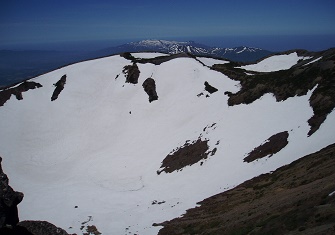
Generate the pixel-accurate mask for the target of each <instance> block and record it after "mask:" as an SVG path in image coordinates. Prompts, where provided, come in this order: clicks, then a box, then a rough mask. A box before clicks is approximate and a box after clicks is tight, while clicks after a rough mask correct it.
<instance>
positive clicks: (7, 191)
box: [0, 157, 68, 235]
mask: <svg viewBox="0 0 335 235" xmlns="http://www.w3.org/2000/svg"><path fill="white" fill-rule="evenodd" d="M1 162H2V158H1V157H0V234H1V235H7V234H8V235H68V233H67V232H66V231H65V230H64V229H61V228H58V227H56V226H55V225H53V224H51V223H49V222H47V221H21V222H19V215H18V209H17V205H18V204H19V203H20V202H21V201H22V199H23V196H24V195H23V193H21V192H16V191H14V190H13V188H12V187H11V186H9V180H8V177H7V175H6V174H5V173H4V172H3V170H2V167H1Z"/></svg>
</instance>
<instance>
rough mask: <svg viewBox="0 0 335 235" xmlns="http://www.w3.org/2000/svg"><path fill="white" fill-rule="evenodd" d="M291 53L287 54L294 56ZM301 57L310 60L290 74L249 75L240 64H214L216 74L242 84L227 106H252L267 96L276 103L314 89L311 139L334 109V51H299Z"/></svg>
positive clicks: (292, 68)
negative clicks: (308, 57) (271, 95)
mask: <svg viewBox="0 0 335 235" xmlns="http://www.w3.org/2000/svg"><path fill="white" fill-rule="evenodd" d="M291 52H293V51H289V52H287V53H291ZM297 53H298V55H299V56H310V57H311V58H310V59H306V60H301V61H300V62H298V63H297V64H296V65H294V66H293V67H291V68H290V69H287V70H280V71H275V72H253V75H247V74H246V71H245V70H244V69H240V68H237V66H241V64H240V63H229V64H215V65H213V66H212V69H213V70H216V71H219V72H222V73H223V74H225V75H227V76H228V77H230V78H232V79H234V80H238V81H240V84H241V89H240V90H239V91H238V92H237V93H235V94H233V93H231V92H225V94H226V95H228V96H229V99H228V105H230V106H233V105H238V104H250V103H252V102H254V101H255V100H257V99H259V98H260V97H262V96H263V95H264V94H266V93H272V94H273V95H274V96H275V98H276V100H277V101H284V100H286V99H288V98H289V97H294V96H303V95H306V94H307V92H308V91H310V90H312V89H313V88H315V87H316V88H315V90H314V91H313V93H312V96H311V98H310V100H309V103H310V105H311V107H312V108H313V112H314V115H313V116H312V117H311V118H310V119H309V120H308V123H309V125H310V131H309V132H308V136H311V135H312V134H313V133H314V132H315V131H317V130H318V129H319V128H320V126H321V124H322V123H323V122H324V121H325V120H326V118H327V116H328V114H329V113H330V112H331V111H332V110H333V109H334V108H335V48H332V49H329V50H326V51H322V52H306V51H297ZM318 58H320V59H319V60H318V61H315V62H313V63H309V62H312V61H313V60H315V59H318Z"/></svg>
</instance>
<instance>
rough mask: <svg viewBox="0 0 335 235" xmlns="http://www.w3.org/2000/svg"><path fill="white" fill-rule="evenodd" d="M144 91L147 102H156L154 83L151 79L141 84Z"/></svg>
mask: <svg viewBox="0 0 335 235" xmlns="http://www.w3.org/2000/svg"><path fill="white" fill-rule="evenodd" d="M142 86H143V88H144V91H145V92H146V93H147V94H148V96H149V102H150V103H151V102H152V101H154V100H158V96H157V92H156V83H155V80H154V79H152V78H147V79H146V80H145V81H144V82H143V84H142Z"/></svg>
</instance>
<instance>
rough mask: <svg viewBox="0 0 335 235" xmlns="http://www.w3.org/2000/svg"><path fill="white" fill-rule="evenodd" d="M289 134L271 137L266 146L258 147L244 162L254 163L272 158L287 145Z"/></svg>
mask: <svg viewBox="0 0 335 235" xmlns="http://www.w3.org/2000/svg"><path fill="white" fill-rule="evenodd" d="M287 138H288V132H287V131H283V132H280V133H277V134H275V135H273V136H271V137H270V138H269V139H268V140H267V141H266V142H265V143H264V144H262V145H260V146H258V147H257V148H255V149H254V150H252V151H251V152H250V153H248V156H246V157H245V158H244V159H243V161H245V162H252V161H255V160H257V159H260V158H263V157H266V156H268V157H271V156H272V155H273V154H275V153H278V152H279V151H280V150H282V149H283V148H284V147H285V146H286V145H287V144H288V141H287Z"/></svg>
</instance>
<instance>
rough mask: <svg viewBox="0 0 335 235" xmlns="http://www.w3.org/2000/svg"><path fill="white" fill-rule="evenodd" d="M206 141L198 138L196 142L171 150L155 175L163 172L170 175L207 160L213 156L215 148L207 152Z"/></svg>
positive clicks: (187, 142)
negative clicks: (209, 156)
mask: <svg viewBox="0 0 335 235" xmlns="http://www.w3.org/2000/svg"><path fill="white" fill-rule="evenodd" d="M208 149H209V146H208V140H201V139H200V138H199V139H198V140H196V141H193V142H191V143H189V141H186V143H185V144H184V145H183V146H181V147H179V148H177V149H175V150H173V151H172V152H171V153H169V155H167V156H166V157H165V159H164V160H163V162H162V166H161V170H159V171H157V174H160V173H161V172H163V171H165V172H166V173H171V172H173V171H178V170H182V169H183V168H184V167H185V166H191V165H193V164H195V163H197V162H199V161H201V160H203V159H207V157H208V155H209V154H210V155H214V154H215V152H216V148H214V149H213V150H212V151H208Z"/></svg>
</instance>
